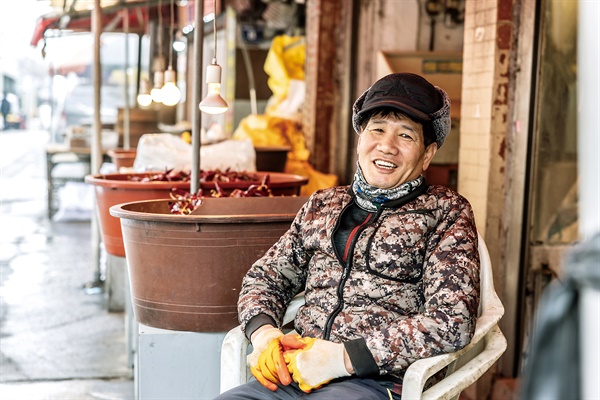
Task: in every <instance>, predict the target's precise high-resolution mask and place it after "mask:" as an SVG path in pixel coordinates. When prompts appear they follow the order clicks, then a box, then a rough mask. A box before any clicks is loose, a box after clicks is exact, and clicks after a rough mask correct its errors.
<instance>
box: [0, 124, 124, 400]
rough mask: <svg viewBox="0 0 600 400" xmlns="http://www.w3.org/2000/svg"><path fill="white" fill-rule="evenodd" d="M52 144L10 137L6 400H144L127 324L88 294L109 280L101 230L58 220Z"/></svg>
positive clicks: (0, 209)
mask: <svg viewBox="0 0 600 400" xmlns="http://www.w3.org/2000/svg"><path fill="white" fill-rule="evenodd" d="M48 140H49V136H48V134H47V133H46V132H44V131H34V130H27V131H11V130H9V131H2V132H0V167H1V172H0V398H2V399H3V400H25V399H31V400H42V399H60V400H86V399H134V398H135V395H134V384H133V370H132V368H130V367H129V365H128V359H127V343H126V335H125V314H124V313H122V312H109V311H108V307H107V302H108V300H107V295H106V293H105V292H104V291H99V290H85V289H86V286H88V287H89V286H90V283H94V282H96V279H97V278H98V276H101V274H100V273H101V272H102V267H101V265H102V263H97V262H94V260H93V258H94V257H93V253H94V245H93V243H92V228H91V223H90V221H89V219H83V220H76V219H72V220H69V218H68V217H66V218H63V219H62V220H59V221H56V220H49V219H48V215H47V203H46V196H47V195H46V193H47V192H46V189H47V182H46V166H45V151H44V148H45V145H46V144H47V143H48ZM79 215H81V214H79ZM101 254H102V252H101ZM94 264H96V265H94ZM98 265H100V267H98ZM91 286H92V287H93V285H91Z"/></svg>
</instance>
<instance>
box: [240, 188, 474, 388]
mask: <svg viewBox="0 0 600 400" xmlns="http://www.w3.org/2000/svg"><path fill="white" fill-rule="evenodd" d="M409 196H410V195H409ZM412 197H413V198H412V199H409V200H408V201H395V202H390V204H388V203H386V204H385V205H384V206H382V207H381V208H380V209H379V210H378V211H377V212H374V213H368V212H366V211H363V213H364V215H366V217H365V218H364V220H362V219H361V220H360V221H358V222H356V221H355V222H351V223H350V226H351V227H352V226H354V227H355V229H353V230H351V232H350V234H349V235H347V236H346V237H345V242H344V243H347V245H345V247H344V248H343V249H342V250H341V251H340V249H339V246H338V250H337V253H336V249H335V247H336V246H335V240H334V236H335V234H336V232H337V231H338V230H339V229H341V226H342V225H343V220H344V219H346V220H348V219H349V217H348V216H347V213H346V211H347V210H348V209H351V208H352V207H354V208H356V203H355V202H354V200H353V198H354V197H353V194H352V192H351V190H350V188H349V187H335V188H328V189H323V190H320V191H317V192H315V193H314V194H313V195H312V196H311V197H310V198H309V200H308V201H307V203H306V204H305V205H304V206H303V207H302V208H301V209H300V211H299V212H298V214H297V216H296V218H295V220H294V221H293V222H292V224H291V226H290V229H289V230H288V231H287V232H286V233H285V234H284V235H283V236H282V237H281V238H280V239H279V240H278V242H277V243H275V244H274V245H273V246H272V248H271V249H270V250H268V251H267V252H266V254H265V255H264V256H263V257H262V258H260V259H259V260H258V261H256V262H255V263H254V265H253V266H252V267H251V269H250V270H249V271H248V273H247V274H246V276H245V277H244V280H243V284H242V289H241V292H240V298H239V301H238V312H239V318H240V322H241V324H242V328H243V329H245V330H246V334H247V335H249V333H251V332H248V330H250V329H252V331H253V330H254V329H256V328H257V327H258V326H260V325H261V324H264V323H261V324H257V323H256V321H257V320H260V319H261V317H262V318H263V320H264V319H265V318H264V317H268V320H267V321H266V322H268V321H270V320H271V319H272V320H273V321H274V322H275V324H279V321H281V318H282V316H283V314H284V311H285V308H286V305H287V304H288V303H289V301H290V300H291V298H292V297H293V296H295V295H296V294H298V293H300V292H301V291H305V298H306V304H305V305H304V306H302V307H301V308H300V310H299V312H298V314H297V316H296V318H295V321H294V325H295V328H296V330H297V331H298V332H299V333H300V334H301V335H303V336H310V337H316V338H322V339H327V340H332V341H335V342H343V343H344V345H345V347H346V350H347V351H348V354H349V356H350V359H351V361H352V364H353V366H354V368H355V370H356V373H357V375H358V376H361V377H364V376H373V375H377V374H380V375H388V376H394V377H397V378H400V377H402V376H403V374H404V371H405V370H406V368H407V367H408V365H410V364H411V363H412V362H414V361H415V360H417V359H420V358H424V357H430V356H433V355H436V354H441V353H446V352H452V351H456V350H458V349H460V348H462V347H464V346H465V345H466V344H468V343H469V341H470V340H471V337H472V335H473V332H474V329H475V320H476V316H477V309H478V305H479V253H478V250H477V231H476V227H475V222H474V217H473V212H472V209H471V206H470V204H469V202H468V201H467V200H466V199H465V198H463V197H462V196H460V195H459V194H458V193H456V192H454V191H452V190H450V189H448V188H445V187H442V186H430V187H428V188H427V187H426V186H425V187H423V190H422V191H421V194H419V193H417V194H416V195H415V196H412ZM341 221H342V222H341ZM347 226H348V221H346V227H347ZM340 253H345V255H346V260H344V254H340ZM252 322H254V326H253V328H250V326H251V325H252Z"/></svg>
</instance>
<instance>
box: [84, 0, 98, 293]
mask: <svg viewBox="0 0 600 400" xmlns="http://www.w3.org/2000/svg"><path fill="white" fill-rule="evenodd" d="M92 32H93V34H94V70H93V82H94V122H93V125H92V140H91V144H90V172H91V173H92V174H98V173H99V172H100V166H101V164H102V140H101V131H102V122H101V118H100V97H101V96H100V90H101V87H102V71H101V64H100V35H101V34H102V9H101V7H100V0H94V9H93V10H92ZM93 201H94V205H93V209H94V210H96V212H94V213H92V216H91V223H90V225H91V239H92V243H91V246H92V265H93V266H94V268H95V275H96V276H95V277H94V281H92V282H89V283H86V284H85V286H84V289H85V290H86V292H87V293H90V294H93V293H97V292H98V291H102V268H101V266H100V225H99V224H98V206H97V204H96V199H95V197H94V200H93Z"/></svg>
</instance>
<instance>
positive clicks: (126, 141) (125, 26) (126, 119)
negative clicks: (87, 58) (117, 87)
mask: <svg viewBox="0 0 600 400" xmlns="http://www.w3.org/2000/svg"><path fill="white" fill-rule="evenodd" d="M122 12H123V30H124V31H125V109H124V110H123V147H124V148H125V150H129V147H130V143H129V137H130V134H129V126H130V125H129V74H128V69H129V9H125V10H123V11H122Z"/></svg>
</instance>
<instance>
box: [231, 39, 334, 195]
mask: <svg viewBox="0 0 600 400" xmlns="http://www.w3.org/2000/svg"><path fill="white" fill-rule="evenodd" d="M305 60H306V44H305V40H304V37H302V36H286V35H281V36H277V37H275V38H274V39H273V41H272V44H271V48H270V50H269V53H268V54H267V58H266V60H265V64H264V70H265V72H266V73H267V74H268V75H269V80H268V81H267V84H268V85H269V88H270V89H271V91H272V92H273V96H272V97H271V98H270V99H269V102H268V104H267V107H266V109H265V114H262V115H248V116H247V117H245V118H243V119H242V120H241V121H240V124H239V125H238V127H237V128H236V130H235V131H234V133H233V137H232V138H233V139H236V140H247V139H250V140H251V141H252V143H253V144H254V146H256V147H261V146H287V147H290V149H291V150H290V151H289V153H288V159H287V163H286V167H285V172H286V173H289V174H295V175H301V176H306V177H307V178H308V184H306V185H304V186H303V187H302V188H301V190H300V194H301V195H303V196H309V195H311V194H312V193H313V192H314V191H316V190H318V189H323V188H326V187H331V186H335V185H336V184H337V177H336V176H335V175H331V174H324V173H321V172H319V171H317V170H315V169H314V168H313V167H312V166H311V165H310V163H309V162H308V158H309V156H310V152H309V151H308V149H307V148H306V142H305V140H304V133H303V132H302V124H301V122H300V117H299V115H300V112H299V109H300V106H301V105H302V103H303V101H304V91H305V88H304V86H303V84H304V63H305Z"/></svg>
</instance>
